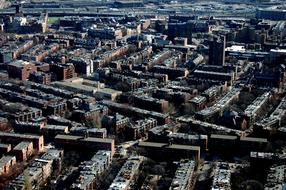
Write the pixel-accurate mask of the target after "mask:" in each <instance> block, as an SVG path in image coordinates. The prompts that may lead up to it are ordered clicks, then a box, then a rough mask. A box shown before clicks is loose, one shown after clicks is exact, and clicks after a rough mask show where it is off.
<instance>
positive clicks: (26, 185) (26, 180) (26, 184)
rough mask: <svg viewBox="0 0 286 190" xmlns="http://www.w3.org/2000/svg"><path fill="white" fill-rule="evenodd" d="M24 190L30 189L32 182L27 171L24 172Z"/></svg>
mask: <svg viewBox="0 0 286 190" xmlns="http://www.w3.org/2000/svg"><path fill="white" fill-rule="evenodd" d="M24 190H32V184H31V182H30V177H29V174H28V172H27V171H25V172H24Z"/></svg>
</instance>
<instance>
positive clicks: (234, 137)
mask: <svg viewBox="0 0 286 190" xmlns="http://www.w3.org/2000/svg"><path fill="white" fill-rule="evenodd" d="M210 138H213V139H229V140H235V139H237V136H233V135H217V134H211V137H210Z"/></svg>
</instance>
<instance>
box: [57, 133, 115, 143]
mask: <svg viewBox="0 0 286 190" xmlns="http://www.w3.org/2000/svg"><path fill="white" fill-rule="evenodd" d="M55 139H66V140H74V141H79V140H80V141H89V142H102V143H112V142H114V139H110V138H94V137H87V138H84V137H83V136H74V135H57V136H56V137H55Z"/></svg>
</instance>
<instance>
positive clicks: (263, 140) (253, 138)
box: [240, 137, 268, 143]
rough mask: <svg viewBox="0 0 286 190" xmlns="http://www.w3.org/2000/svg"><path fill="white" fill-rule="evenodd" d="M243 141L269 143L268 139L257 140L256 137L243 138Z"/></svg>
mask: <svg viewBox="0 0 286 190" xmlns="http://www.w3.org/2000/svg"><path fill="white" fill-rule="evenodd" d="M240 140H241V141H253V142H265V143H267V142H268V141H267V139H265V138H255V137H241V138H240Z"/></svg>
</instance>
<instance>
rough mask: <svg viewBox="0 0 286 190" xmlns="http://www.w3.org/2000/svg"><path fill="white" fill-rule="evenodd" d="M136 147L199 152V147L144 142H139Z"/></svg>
mask: <svg viewBox="0 0 286 190" xmlns="http://www.w3.org/2000/svg"><path fill="white" fill-rule="evenodd" d="M138 145H139V146H146V147H154V148H168V149H183V150H196V151H199V150H200V147H199V146H189V145H180V144H172V145H169V144H167V143H157V142H145V141H140V142H139V143H138Z"/></svg>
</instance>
